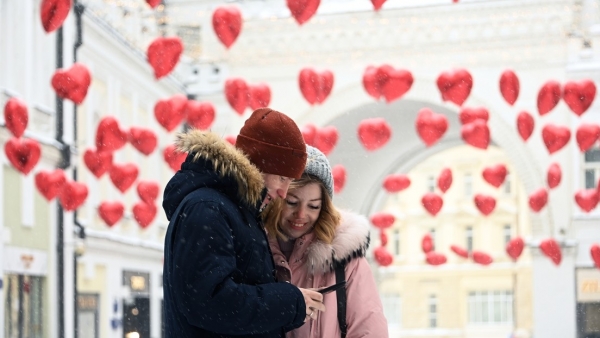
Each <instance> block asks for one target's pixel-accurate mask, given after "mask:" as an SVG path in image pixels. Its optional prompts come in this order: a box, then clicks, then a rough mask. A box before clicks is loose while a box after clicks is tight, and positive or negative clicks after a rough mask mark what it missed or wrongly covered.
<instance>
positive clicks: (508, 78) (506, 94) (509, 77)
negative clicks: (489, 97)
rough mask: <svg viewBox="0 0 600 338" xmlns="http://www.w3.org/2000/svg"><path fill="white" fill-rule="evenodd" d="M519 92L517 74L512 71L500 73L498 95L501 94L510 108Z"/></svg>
mask: <svg viewBox="0 0 600 338" xmlns="http://www.w3.org/2000/svg"><path fill="white" fill-rule="evenodd" d="M519 90H520V85H519V78H518V77H517V74H515V72H513V71H512V70H505V71H504V72H502V75H500V93H502V97H503V98H504V100H506V102H508V104H510V105H511V106H512V105H513V104H515V102H516V101H517V98H518V97H519Z"/></svg>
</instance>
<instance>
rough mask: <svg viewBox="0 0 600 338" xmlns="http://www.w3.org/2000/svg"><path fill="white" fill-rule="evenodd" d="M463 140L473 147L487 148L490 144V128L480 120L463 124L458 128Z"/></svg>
mask: <svg viewBox="0 0 600 338" xmlns="http://www.w3.org/2000/svg"><path fill="white" fill-rule="evenodd" d="M460 132H461V136H462V138H463V140H464V141H465V142H466V143H468V144H470V145H472V146H473V147H475V148H480V149H487V147H488V145H489V144H490V128H489V127H488V125H487V123H485V121H482V120H475V121H473V122H471V123H468V124H465V125H463V126H462V127H461V129H460Z"/></svg>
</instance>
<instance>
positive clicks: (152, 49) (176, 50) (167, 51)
mask: <svg viewBox="0 0 600 338" xmlns="http://www.w3.org/2000/svg"><path fill="white" fill-rule="evenodd" d="M182 52H183V43H182V42H181V39H179V38H178V37H176V36H174V37H169V38H168V37H158V38H156V39H154V41H152V43H151V44H150V46H148V50H147V51H146V56H147V57H148V63H150V66H151V67H152V69H153V70H154V77H155V78H156V79H157V80H158V79H160V78H161V77H164V76H167V75H169V73H171V72H172V71H173V69H174V68H175V66H177V63H178V62H179V57H181V53H182Z"/></svg>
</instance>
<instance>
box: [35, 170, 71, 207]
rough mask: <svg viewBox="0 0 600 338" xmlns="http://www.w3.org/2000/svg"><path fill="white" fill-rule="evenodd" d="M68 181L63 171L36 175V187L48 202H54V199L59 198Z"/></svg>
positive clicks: (44, 172) (42, 172) (43, 171)
mask: <svg viewBox="0 0 600 338" xmlns="http://www.w3.org/2000/svg"><path fill="white" fill-rule="evenodd" d="M66 181H67V178H66V177H65V172H64V171H63V170H62V169H56V170H54V171H45V170H42V171H40V172H38V173H37V174H36V175H35V186H36V187H37V189H38V191H39V192H40V193H41V194H42V196H44V198H45V199H47V200H48V201H52V200H53V199H54V197H56V196H58V194H59V193H60V191H61V189H62V187H63V185H64V184H65V182H66Z"/></svg>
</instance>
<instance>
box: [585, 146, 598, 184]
mask: <svg viewBox="0 0 600 338" xmlns="http://www.w3.org/2000/svg"><path fill="white" fill-rule="evenodd" d="M583 159H584V163H583V171H584V185H585V189H593V188H595V187H596V184H597V183H598V178H600V148H599V147H598V146H594V147H593V148H591V149H590V150H588V151H586V152H585V154H584V155H583Z"/></svg>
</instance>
